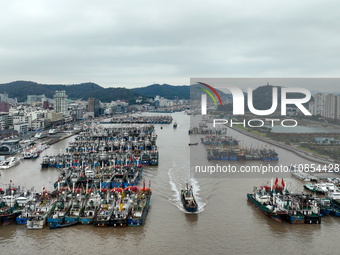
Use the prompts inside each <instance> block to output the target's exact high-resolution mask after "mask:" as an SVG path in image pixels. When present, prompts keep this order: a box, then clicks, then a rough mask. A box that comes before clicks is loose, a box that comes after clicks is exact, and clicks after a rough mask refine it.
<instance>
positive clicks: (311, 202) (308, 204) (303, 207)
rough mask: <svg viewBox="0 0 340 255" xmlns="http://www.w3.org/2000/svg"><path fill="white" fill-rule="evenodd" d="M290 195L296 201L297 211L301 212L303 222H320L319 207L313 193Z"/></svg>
mask: <svg viewBox="0 0 340 255" xmlns="http://www.w3.org/2000/svg"><path fill="white" fill-rule="evenodd" d="M290 197H291V198H292V199H293V200H294V201H296V202H297V203H298V205H299V206H298V212H299V213H301V214H303V216H304V218H305V224H320V223H321V216H320V208H319V206H318V205H317V198H316V197H315V196H313V195H304V194H291V195H290Z"/></svg>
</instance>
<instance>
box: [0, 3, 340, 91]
mask: <svg viewBox="0 0 340 255" xmlns="http://www.w3.org/2000/svg"><path fill="white" fill-rule="evenodd" d="M339 7H340V3H338V2H337V1H315V0H314V1H313V0H308V1H307V0H304V1H299V2H296V1H285V2H282V1H209V2H203V1H177V0H174V1H154V0H150V1H136V0H134V1H119V2H118V1H89V0H85V1H23V0H22V1H2V2H1V3H0V15H1V23H0V33H1V40H0V59H1V61H0V77H1V82H2V83H3V82H9V81H13V80H32V81H36V82H40V83H50V84H55V83H63V84H74V83H80V82H87V81H92V82H96V83H98V84H99V85H101V86H104V87H111V86H127V87H138V86H144V85H149V84H151V83H153V82H156V83H170V84H175V85H176V84H177V85H180V84H189V80H190V77H338V76H339V74H338V70H339V67H340V58H339V56H338V55H339V50H338V47H339V46H338V45H340V33H339V32H340V31H339V27H340V26H339V23H340V20H339V19H338V10H339ZM310 89H318V88H314V87H310ZM329 90H330V91H331V90H335V89H334V88H329Z"/></svg>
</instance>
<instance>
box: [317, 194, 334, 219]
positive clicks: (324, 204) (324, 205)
mask: <svg viewBox="0 0 340 255" xmlns="http://www.w3.org/2000/svg"><path fill="white" fill-rule="evenodd" d="M333 208H334V207H333V206H332V204H331V200H329V199H327V198H322V199H321V200H320V213H321V214H322V215H329V214H331V213H332V212H333Z"/></svg>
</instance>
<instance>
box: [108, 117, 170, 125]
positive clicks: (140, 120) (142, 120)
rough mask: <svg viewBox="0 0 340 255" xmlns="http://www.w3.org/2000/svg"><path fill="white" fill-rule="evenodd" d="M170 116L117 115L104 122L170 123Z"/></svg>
mask: <svg viewBox="0 0 340 255" xmlns="http://www.w3.org/2000/svg"><path fill="white" fill-rule="evenodd" d="M171 122H172V117H171V116H170V115H162V116H143V115H138V116H124V115H123V116H117V117H114V118H112V119H111V120H110V121H109V122H106V123H115V124H171Z"/></svg>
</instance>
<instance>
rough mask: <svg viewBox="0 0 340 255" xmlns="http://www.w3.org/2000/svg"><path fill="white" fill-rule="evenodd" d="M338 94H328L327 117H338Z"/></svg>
mask: <svg viewBox="0 0 340 255" xmlns="http://www.w3.org/2000/svg"><path fill="white" fill-rule="evenodd" d="M336 106H337V96H336V95H334V94H328V95H327V96H326V111H325V117H326V118H330V119H335V117H336Z"/></svg>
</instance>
